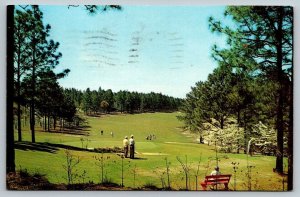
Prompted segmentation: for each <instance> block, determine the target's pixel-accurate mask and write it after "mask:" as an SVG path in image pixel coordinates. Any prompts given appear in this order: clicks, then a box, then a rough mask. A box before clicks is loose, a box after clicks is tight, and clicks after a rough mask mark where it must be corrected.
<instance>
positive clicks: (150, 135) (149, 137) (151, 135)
mask: <svg viewBox="0 0 300 197" xmlns="http://www.w3.org/2000/svg"><path fill="white" fill-rule="evenodd" d="M155 139H156V136H155V135H154V134H149V135H148V136H147V137H146V140H155Z"/></svg>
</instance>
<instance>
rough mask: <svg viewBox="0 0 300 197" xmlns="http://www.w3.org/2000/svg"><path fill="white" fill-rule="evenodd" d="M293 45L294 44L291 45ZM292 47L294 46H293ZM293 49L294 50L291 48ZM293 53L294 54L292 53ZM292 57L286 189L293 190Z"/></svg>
mask: <svg viewBox="0 0 300 197" xmlns="http://www.w3.org/2000/svg"><path fill="white" fill-rule="evenodd" d="M293 46H294V45H293ZM293 49H294V47H293ZM293 51H294V50H293ZM293 55H294V54H293ZM293 68H294V65H293V58H292V71H291V72H292V77H291V85H290V106H289V107H290V109H289V128H288V132H289V133H288V180H287V182H288V188H287V189H288V191H291V190H293V174H294V173H293V171H294V170H293V165H294V164H293V163H294V161H293V157H294V151H293V141H294V139H293V124H294V122H293V121H294V120H293V119H294V116H293V110H294V97H293V89H294V84H293V82H294V72H293Z"/></svg>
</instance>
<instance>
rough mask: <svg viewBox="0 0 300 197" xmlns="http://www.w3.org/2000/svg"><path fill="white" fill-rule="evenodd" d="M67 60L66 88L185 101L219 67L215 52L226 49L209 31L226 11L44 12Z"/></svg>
mask: <svg viewBox="0 0 300 197" xmlns="http://www.w3.org/2000/svg"><path fill="white" fill-rule="evenodd" d="M40 8H41V10H42V11H43V12H44V22H45V23H47V24H50V25H51V27H52V30H51V32H50V37H51V39H54V40H55V41H58V42H60V47H59V51H60V52H61V53H62V54H63V57H62V58H61V60H60V64H59V65H58V66H57V68H56V70H57V71H60V70H62V69H65V68H69V69H70V70H71V72H70V74H69V75H68V76H67V77H66V78H64V79H60V81H59V83H60V84H61V85H62V86H63V87H67V88H69V87H74V88H77V89H81V90H85V89H86V88H88V87H89V88H90V89H95V90H97V89H98V88H99V87H100V86H101V87H102V88H103V89H112V90H113V91H114V92H117V91H119V90H129V91H138V92H145V93H147V92H151V91H153V92H161V93H163V94H166V95H170V96H174V97H180V98H184V97H185V95H186V93H188V92H189V91H190V87H191V86H194V85H195V83H196V82H197V81H200V80H206V78H207V76H208V74H209V73H211V72H212V71H213V69H214V68H215V67H216V66H217V64H216V62H214V61H213V59H212V58H211V47H212V45H213V44H217V45H219V46H221V47H224V46H225V40H224V38H223V37H221V36H220V35H216V34H212V33H211V32H210V30H209V28H208V17H209V16H214V17H215V18H219V19H222V18H223V13H224V9H225V7H203V6H198V7H197V6H196V7H195V6H193V7H192V6H122V8H123V9H122V10H121V11H108V12H103V13H98V14H95V15H90V14H88V13H87V12H86V11H84V9H83V8H82V7H79V8H69V9H68V8H67V6H40Z"/></svg>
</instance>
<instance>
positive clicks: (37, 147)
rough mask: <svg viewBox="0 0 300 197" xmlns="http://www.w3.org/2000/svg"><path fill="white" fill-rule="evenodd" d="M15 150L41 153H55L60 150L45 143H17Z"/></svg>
mask: <svg viewBox="0 0 300 197" xmlns="http://www.w3.org/2000/svg"><path fill="white" fill-rule="evenodd" d="M15 149H19V150H24V151H41V152H48V153H55V152H56V151H57V150H58V148H56V147H53V146H49V145H47V144H45V143H32V142H15Z"/></svg>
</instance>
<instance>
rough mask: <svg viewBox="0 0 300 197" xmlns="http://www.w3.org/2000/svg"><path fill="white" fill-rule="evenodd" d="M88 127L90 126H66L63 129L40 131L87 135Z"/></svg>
mask: <svg viewBox="0 0 300 197" xmlns="http://www.w3.org/2000/svg"><path fill="white" fill-rule="evenodd" d="M89 128H90V126H81V127H76V128H72V127H70V128H68V127H66V128H65V129H64V130H50V131H41V132H47V133H61V134H69V135H82V136H89V132H88V131H90V129H89Z"/></svg>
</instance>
